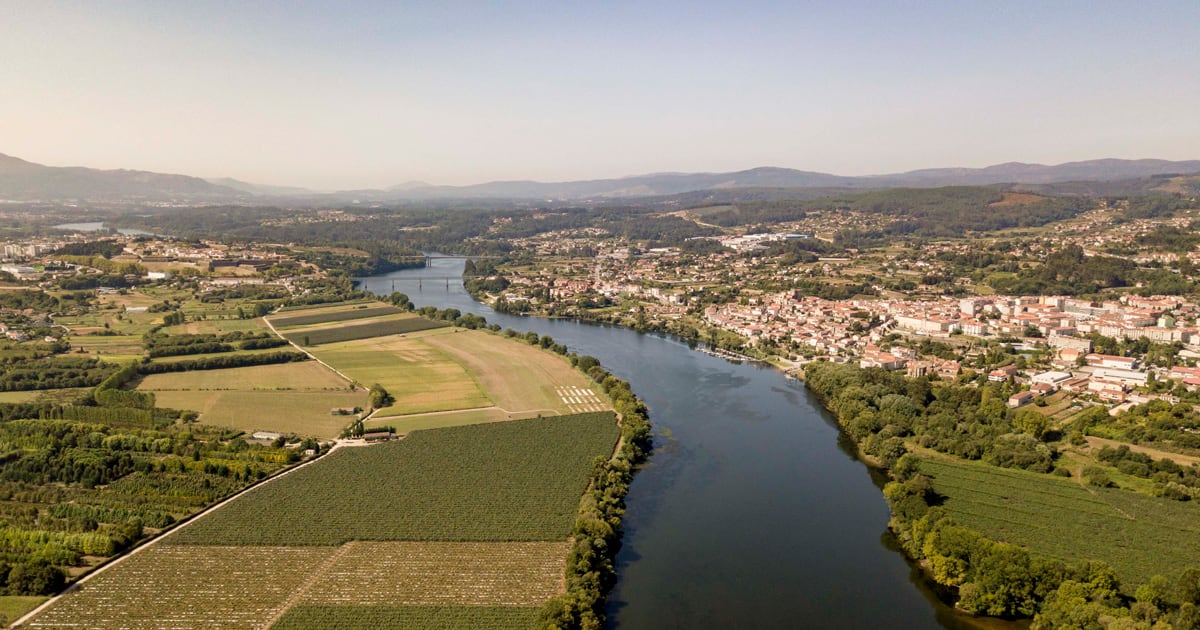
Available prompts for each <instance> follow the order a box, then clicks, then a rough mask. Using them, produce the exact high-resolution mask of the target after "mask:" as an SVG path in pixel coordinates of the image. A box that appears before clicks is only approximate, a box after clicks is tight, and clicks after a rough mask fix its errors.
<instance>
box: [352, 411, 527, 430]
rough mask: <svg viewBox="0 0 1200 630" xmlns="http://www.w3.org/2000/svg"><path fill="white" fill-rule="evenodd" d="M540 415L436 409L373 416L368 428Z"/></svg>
mask: <svg viewBox="0 0 1200 630" xmlns="http://www.w3.org/2000/svg"><path fill="white" fill-rule="evenodd" d="M536 417H538V412H536V411H520V412H517V413H505V412H504V410H502V409H499V408H496V407H488V408H486V409H467V410H464V411H436V412H433V413H421V414H414V415H409V416H391V417H376V418H371V419H370V420H368V421H367V422H366V428H367V429H368V430H370V429H371V428H373V427H385V426H386V427H392V428H393V429H395V430H396V433H408V432H410V431H420V430H422V429H444V428H446V427H461V426H465V425H468V424H486V423H488V422H504V421H506V420H528V419H529V418H536Z"/></svg>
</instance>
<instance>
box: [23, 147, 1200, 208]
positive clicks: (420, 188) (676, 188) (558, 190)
mask: <svg viewBox="0 0 1200 630" xmlns="http://www.w3.org/2000/svg"><path fill="white" fill-rule="evenodd" d="M1194 173H1200V160H1189V161H1178V162H1173V161H1169V160H1117V159H1104V160H1089V161H1085V162H1068V163H1066V164H1058V165H1054V166H1046V165H1042V164H1024V163H1020V162H1009V163H1006V164H997V165H995V166H988V167H986V168H935V169H923V170H917V171H909V172H907V173H897V174H890V175H870V176H860V177H847V176H841V175H831V174H828V173H816V172H811V171H798V170H794V169H788V168H776V167H761V168H753V169H750V170H745V171H737V172H733V173H655V174H651V175H636V176H633V177H622V178H617V179H595V180H582V181H572V182H556V183H547V182H536V181H498V182H489V183H485V184H475V185H471V186H433V185H429V184H426V183H424V182H408V183H405V184H399V185H396V186H392V187H390V188H386V189H371V190H349V191H339V192H334V193H323V192H317V191H312V190H308V189H305V188H297V187H286V186H264V185H260V184H252V183H248V182H243V181H240V180H236V179H230V178H222V179H209V180H205V179H200V178H197V177H189V176H186V175H168V174H162V173H151V172H147V171H130V170H97V169H91V168H83V167H56V166H44V165H41V164H35V163H33V162H27V161H25V160H22V159H19V158H15V157H10V156H7V155H4V154H0V199H10V200H19V201H33V200H43V201H63V200H93V201H144V202H164V201H175V202H184V203H187V202H191V203H270V202H279V201H284V202H288V203H306V202H312V203H337V202H351V201H361V202H385V201H400V200H415V201H420V200H433V199H524V200H589V199H590V200H603V199H622V198H638V197H656V196H667V195H678V194H682V193H689V192H695V191H714V192H715V191H728V190H732V189H745V188H756V189H783V188H786V189H829V190H837V189H841V190H865V189H880V188H896V187H919V188H931V187H940V186H986V185H994V184H1024V185H1029V186H1043V187H1045V186H1048V185H1053V184H1062V183H1067V182H1076V183H1077V182H1117V181H1132V180H1139V179H1143V178H1149V177H1155V176H1162V175H1166V174H1180V175H1182V174H1194ZM1092 188H1094V187H1092ZM1110 188H1111V187H1110ZM1069 189H1079V190H1085V189H1088V187H1080V186H1075V187H1074V188H1069Z"/></svg>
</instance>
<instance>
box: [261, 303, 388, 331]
mask: <svg viewBox="0 0 1200 630" xmlns="http://www.w3.org/2000/svg"><path fill="white" fill-rule="evenodd" d="M404 312H405V311H403V310H401V309H398V308H396V307H395V306H384V305H379V306H368V307H366V308H362V307H358V308H353V309H348V310H341V309H338V310H334V309H320V310H317V311H316V312H314V313H305V314H300V315H286V316H282V317H272V318H271V323H272V324H274V325H275V326H276V327H277V328H289V327H292V326H308V325H310V324H326V323H330V322H344V321H348V320H353V319H366V318H368V317H382V316H384V315H398V314H400V313H404Z"/></svg>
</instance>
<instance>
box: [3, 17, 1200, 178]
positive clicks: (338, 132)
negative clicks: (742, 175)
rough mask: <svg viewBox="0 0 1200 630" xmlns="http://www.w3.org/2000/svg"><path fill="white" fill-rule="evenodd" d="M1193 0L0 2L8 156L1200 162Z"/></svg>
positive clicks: (589, 164)
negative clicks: (1149, 158)
mask: <svg viewBox="0 0 1200 630" xmlns="http://www.w3.org/2000/svg"><path fill="white" fill-rule="evenodd" d="M1198 41H1200V2H1196V1H1195V0H1184V1H1179V2H1168V1H1156V2H1128V1H1122V2H1107V1H1102V0H1090V1H1084V2H1073V1H1069V0H1056V1H1053V2H1045V1H1037V2H1024V1H1017V0H1007V1H1005V2H961V1H952V2H932V1H929V2H901V1H896V2H862V1H854V0H842V1H831V2H803V1H791V2H737V3H733V2H729V3H716V2H705V1H703V0H693V1H691V2H674V3H671V2H655V1H653V0H641V1H637V2H617V1H612V2H608V1H593V2H562V1H561V0H560V1H552V2H501V1H498V0H496V1H492V2H456V1H453V0H443V1H437V2H433V1H431V2H423V3H409V2H398V1H396V2H353V1H349V0H343V1H342V2H303V1H299V0H293V1H291V2H255V1H253V0H233V1H229V2H223V1H218V0H204V1H200V2H195V1H183V2H175V1H171V0H154V1H147V2H138V1H118V0H85V1H79V2H58V1H55V0H32V1H25V0H0V153H5V154H9V155H14V156H17V157H21V158H24V159H27V160H30V161H34V162H39V163H43V164H49V165H53V166H89V167H94V168H133V169H142V170H152V171H159V172H172V173H185V174H189V175H196V176H201V177H225V176H229V177H235V178H238V179H242V180H247V181H252V182H257V183H266V184H276V185H292V186H304V187H308V188H314V189H322V190H333V189H351V188H370V187H385V186H391V185H396V184H401V183H404V182H409V181H425V182H430V183H435V184H469V183H479V182H484V181H493V180H504V179H533V180H540V181H563V180H574V179H596V178H606V177H620V176H626V175H635V174H643V173H652V172H666V171H673V172H720V171H733V170H742V169H747V168H753V167H756V166H781V167H789V168H797V169H802V170H813V171H821V172H831V173H837V174H841V175H865V174H879V173H891V172H900V171H906V170H912V169H917V168H931V167H944V166H967V167H982V166H987V165H990V164H996V163H1001V162H1009V161H1020V162H1038V163H1044V164H1057V163H1061V162H1067V161H1074V160H1086V159H1095V158H1102V157H1116V158H1146V157H1154V158H1163V159H1200V115H1197V112H1200V48H1198V44H1197V42H1198Z"/></svg>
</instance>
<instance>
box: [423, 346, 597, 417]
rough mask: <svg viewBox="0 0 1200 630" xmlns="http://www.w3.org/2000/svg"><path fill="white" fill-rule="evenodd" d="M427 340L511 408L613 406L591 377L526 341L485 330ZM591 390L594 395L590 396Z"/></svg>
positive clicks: (592, 408)
mask: <svg viewBox="0 0 1200 630" xmlns="http://www.w3.org/2000/svg"><path fill="white" fill-rule="evenodd" d="M423 341H424V342H425V343H427V344H429V345H431V346H433V347H435V348H438V349H439V350H442V351H443V352H445V353H446V354H448V355H450V356H452V357H454V359H455V360H457V361H459V362H461V363H462V364H463V365H465V366H466V367H467V369H469V370H471V372H472V373H473V374H475V375H476V376H477V378H478V379H479V383H480V385H482V386H483V389H484V391H486V392H487V393H488V395H489V396H491V398H492V400H493V401H494V402H495V404H496V405H497V406H498V407H500V408H502V409H505V410H507V411H556V412H559V413H579V412H584V411H602V410H606V409H611V407H610V406H609V405H608V402H607V400H606V399H604V398H603V397H602V396H601V395H599V394H598V393H596V392H595V391H593V390H592V383H591V381H590V380H589V379H588V378H587V377H585V376H583V375H582V374H580V373H579V372H576V371H575V370H572V369H570V366H569V365H568V364H567V363H566V360H565V359H563V358H562V357H559V356H558V355H556V354H553V353H550V352H546V351H545V350H543V349H541V348H537V347H534V346H531V345H529V344H526V343H524V342H521V341H515V340H513V339H508V338H506V337H502V336H500V335H492V334H488V333H485V332H477V331H465V332H459V333H455V334H448V335H437V336H430V337H426V338H424V339H423ZM589 394H591V395H589Z"/></svg>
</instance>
